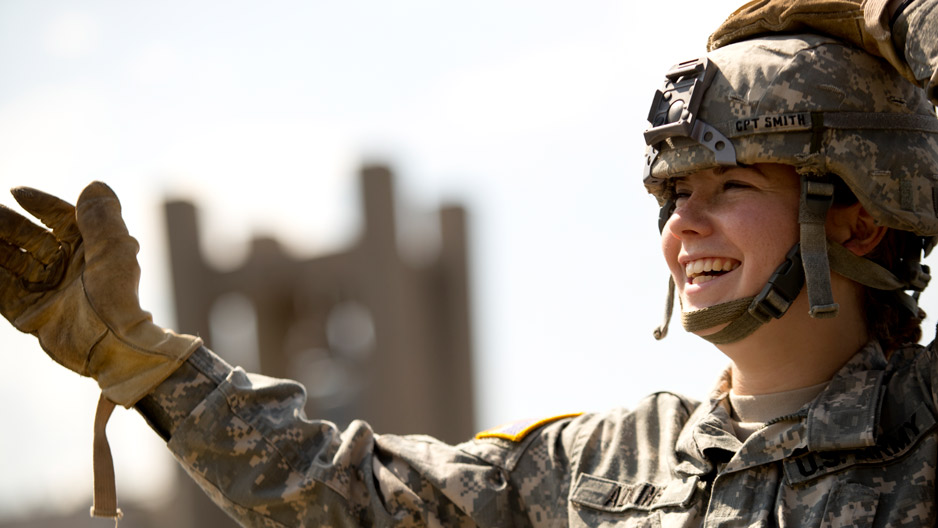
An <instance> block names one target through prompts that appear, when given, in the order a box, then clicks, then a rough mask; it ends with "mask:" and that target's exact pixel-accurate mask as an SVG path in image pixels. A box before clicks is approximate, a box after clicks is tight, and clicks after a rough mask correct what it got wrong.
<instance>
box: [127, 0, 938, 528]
mask: <svg viewBox="0 0 938 528" xmlns="http://www.w3.org/2000/svg"><path fill="white" fill-rule="evenodd" d="M936 10H938V0H919V1H916V2H914V3H913V4H911V5H910V6H909V8H908V9H906V11H905V12H904V13H903V15H902V16H900V18H899V20H898V21H897V23H896V25H895V26H894V30H895V41H896V43H897V46H898V47H899V48H900V49H901V50H903V51H904V53H905V56H906V60H907V61H908V63H909V65H910V67H911V68H912V70H913V71H914V72H915V75H916V77H917V78H918V79H920V80H921V82H922V85H923V86H925V87H926V88H927V89H929V90H930V95H931V96H932V98H933V99H934V98H935V91H934V90H935V86H936V85H938V49H936V47H938V38H936V35H938V16H936V15H934V14H931V15H930V14H929V13H934V12H935V11H936ZM935 354H936V351H935V349H934V346H930V347H928V348H923V347H919V346H909V347H907V348H905V349H902V350H898V351H894V352H893V353H892V354H891V355H890V356H889V358H888V360H887V359H886V357H885V355H884V353H883V351H882V350H881V348H880V347H879V345H878V344H877V343H875V342H872V343H870V344H868V345H867V346H866V347H864V348H863V349H861V350H860V351H859V352H857V354H856V355H855V356H854V357H853V358H852V359H851V360H850V361H849V362H847V364H845V365H844V366H843V367H842V368H841V369H840V371H839V372H838V373H837V374H836V375H835V376H834V378H833V379H832V380H831V382H830V384H829V385H828V387H827V388H826V389H824V391H823V392H822V393H821V394H820V395H819V396H817V397H816V398H815V399H814V400H813V401H812V402H810V403H809V404H807V405H806V406H804V407H803V408H802V409H801V410H799V411H798V412H796V413H794V414H792V415H789V416H783V417H779V418H777V419H775V420H773V421H771V422H769V423H768V424H767V425H766V426H765V427H763V428H762V429H760V430H759V431H757V432H756V433H754V434H753V435H752V436H750V437H749V438H748V439H747V440H746V441H745V442H740V441H739V440H738V439H737V438H736V436H735V435H734V432H733V426H732V423H731V419H730V414H729V411H728V406H727V403H726V401H727V398H726V394H727V391H728V390H729V387H730V382H731V380H729V377H728V376H727V375H724V377H723V379H722V381H721V384H720V385H719V386H718V388H717V390H716V391H715V392H714V394H713V396H712V398H711V399H710V401H708V402H705V403H699V402H695V401H693V400H690V399H687V398H684V397H682V396H678V395H675V394H671V393H657V394H654V395H652V396H650V397H648V398H646V399H645V400H643V401H642V402H641V403H639V404H638V406H636V407H635V408H634V409H632V410H630V411H626V410H621V409H616V410H612V411H609V412H605V413H600V414H584V415H579V416H567V417H560V418H557V419H548V420H542V421H539V422H520V423H516V424H509V425H508V426H505V427H502V428H498V429H496V430H492V431H489V432H487V433H483V434H480V435H479V436H478V437H477V438H476V439H474V440H471V441H469V442H466V443H463V444H460V445H456V446H449V445H445V444H443V443H441V442H439V441H436V440H434V439H432V438H429V437H425V436H396V435H377V434H375V433H374V432H372V430H371V429H370V428H369V426H368V425H367V424H365V423H362V422H353V423H352V424H351V425H350V426H349V427H348V428H347V429H346V430H345V431H339V430H338V429H337V428H336V427H335V426H334V425H333V424H330V423H328V422H323V421H310V420H307V419H306V418H305V417H304V416H303V414H302V409H303V405H304V400H305V393H304V390H303V388H302V387H301V386H300V385H299V384H297V383H294V382H291V381H284V380H274V379H271V378H267V377H263V376H259V375H253V374H246V373H245V372H243V371H241V370H240V369H233V368H231V367H230V366H228V365H227V364H225V363H224V361H222V360H221V359H219V358H218V357H217V356H215V355H214V354H213V353H211V352H210V351H208V350H206V349H204V348H200V349H199V350H197V351H196V352H195V353H194V354H193V355H192V356H190V357H189V358H188V359H187V360H186V362H185V363H184V364H183V366H182V367H181V368H179V369H178V370H177V371H176V372H175V373H174V374H173V375H172V376H171V377H170V378H168V379H167V380H166V381H165V382H163V383H162V384H161V385H160V386H159V387H157V388H156V390H154V391H153V392H152V393H150V394H149V395H147V396H146V397H145V398H144V399H143V400H141V401H140V402H139V403H138V404H137V408H138V409H139V410H140V411H141V413H142V414H143V415H144V416H145V417H146V418H147V420H148V421H149V422H150V424H151V425H152V426H153V427H154V429H155V430H157V431H158V432H159V433H160V434H161V435H162V436H163V437H164V438H165V439H166V440H167V441H168V445H169V447H170V449H171V450H172V452H173V453H174V455H175V456H176V457H177V458H178V460H179V461H180V463H181V464H182V465H183V466H184V467H185V468H186V470H187V471H188V472H189V473H190V474H191V475H192V477H193V478H194V479H195V480H196V481H198V482H199V483H200V485H201V486H202V487H203V488H204V489H205V490H206V492H207V493H208V494H209V495H210V496H211V497H212V498H213V499H214V500H215V502H216V503H218V504H219V505H220V506H221V507H222V508H224V509H225V510H226V511H227V512H228V513H229V514H231V515H232V516H233V517H234V518H236V519H237V520H238V521H240V522H241V523H242V524H244V525H245V526H277V527H280V526H403V527H406V526H532V527H542V526H543V527H547V526H712V527H716V526H770V525H777V526H824V527H834V526H931V525H934V524H935V522H936V512H935V473H936V463H938V460H936V459H938V428H936V427H935V423H936V419H935V417H936V413H938V368H936V365H938V362H936V358H935Z"/></svg>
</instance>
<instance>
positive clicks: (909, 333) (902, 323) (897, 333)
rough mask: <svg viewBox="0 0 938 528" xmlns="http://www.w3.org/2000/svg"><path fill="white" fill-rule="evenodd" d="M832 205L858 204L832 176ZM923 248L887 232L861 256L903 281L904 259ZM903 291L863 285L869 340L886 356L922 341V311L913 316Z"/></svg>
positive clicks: (908, 236) (911, 237) (910, 236)
mask: <svg viewBox="0 0 938 528" xmlns="http://www.w3.org/2000/svg"><path fill="white" fill-rule="evenodd" d="M833 181H834V204H836V205H839V206H848V205H852V204H855V203H857V201H858V200H857V197H856V196H855V195H854V194H853V192H852V191H851V190H850V188H849V187H847V185H846V184H845V183H844V182H843V180H841V179H840V178H837V177H833ZM922 247H923V241H922V237H920V236H917V235H915V234H914V233H909V232H906V231H898V230H896V229H891V228H890V229H887V230H886V234H885V236H883V239H882V240H881V241H880V242H879V244H877V245H876V247H875V248H873V250H872V251H870V252H869V253H868V254H866V255H864V257H865V258H867V259H869V260H872V261H873V262H875V263H877V264H879V265H880V266H882V267H884V268H886V269H887V270H889V271H891V272H892V273H894V274H896V275H898V276H899V278H900V279H903V278H904V276H905V275H907V272H903V271H901V269H900V266H901V267H905V266H906V263H905V262H904V261H903V258H908V257H909V256H910V255H915V256H917V255H920V254H921V250H922ZM901 295H904V293H903V292H897V291H889V290H877V289H875V288H870V287H868V286H865V287H864V288H863V310H864V312H865V313H864V315H865V318H866V328H867V331H868V332H869V333H870V338H871V339H876V340H877V341H879V344H880V345H881V346H882V347H883V351H884V352H886V353H887V354H889V353H890V352H891V351H893V350H896V349H897V348H901V347H902V346H903V345H907V344H911V343H918V341H919V339H921V338H922V326H921V325H922V321H923V320H924V319H925V311H924V310H922V309H921V308H919V307H918V306H916V307H915V313H912V311H910V309H909V308H907V307H906V305H905V303H903V302H902V299H901V297H900V296H901Z"/></svg>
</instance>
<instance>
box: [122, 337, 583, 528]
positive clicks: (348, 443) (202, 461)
mask: <svg viewBox="0 0 938 528" xmlns="http://www.w3.org/2000/svg"><path fill="white" fill-rule="evenodd" d="M304 402H305V391H304V389H303V387H302V386H300V385H299V384H297V383H295V382H291V381H285V380H276V379H272V378H268V377H265V376H260V375H255V374H247V373H245V372H244V371H242V370H240V369H237V368H231V367H230V366H228V365H226V364H225V363H224V362H223V361H222V360H220V359H219V358H218V357H217V356H215V355H214V354H212V353H211V352H209V351H208V350H206V349H200V350H199V351H198V352H197V353H196V354H194V355H193V356H192V357H191V358H190V359H189V360H188V361H187V362H186V364H185V365H184V366H183V367H182V368H180V369H179V370H178V371H177V372H176V373H175V374H174V375H173V376H172V377H170V378H169V379H168V380H166V381H165V382H164V383H163V384H162V385H160V386H159V387H158V388H157V389H156V390H155V391H154V392H153V393H151V394H150V395H148V396H147V397H146V398H144V400H143V401H142V402H141V403H140V404H139V405H138V409H139V410H140V411H141V413H142V414H144V416H145V417H146V419H147V420H148V421H149V422H150V424H151V425H152V426H153V428H154V429H156V430H157V431H158V432H159V433H160V434H161V435H163V437H164V438H167V439H168V446H169V448H170V449H171V451H172V452H173V454H174V456H175V457H176V458H177V459H178V460H179V462H180V463H181V464H182V465H183V467H184V468H185V469H186V471H187V472H188V473H189V474H190V476H192V478H193V479H195V480H196V482H198V483H199V485H200V486H201V487H202V488H203V489H204V490H205V491H206V493H208V495H209V496H210V497H211V498H212V499H213V500H214V501H215V502H216V503H217V504H218V505H219V506H220V507H222V508H223V509H224V510H225V511H227V512H228V513H229V515H231V516H232V517H234V518H235V519H237V520H238V521H239V522H240V523H241V524H242V525H244V526H277V527H281V526H324V527H325V526H391V525H393V526H403V527H407V526H457V527H458V526H467V527H468V526H531V525H532V521H531V520H530V518H529V516H528V513H527V512H528V511H534V510H537V509H538V508H539V507H540V508H543V507H542V506H537V505H536V504H534V503H537V504H540V503H543V502H544V501H547V502H553V503H554V506H552V508H553V509H557V505H565V503H566V501H565V499H564V498H563V497H565V495H564V492H563V490H564V484H563V479H558V480H556V482H542V481H543V480H545V479H548V478H549V477H548V476H549V475H558V474H566V473H567V469H566V467H567V466H566V464H565V462H564V461H565V460H566V458H565V456H562V455H561V454H560V453H561V452H563V451H564V447H563V442H562V441H561V439H560V436H562V435H561V434H560V432H558V431H560V430H562V429H559V428H558V427H560V426H558V425H555V426H554V428H553V429H551V428H545V431H544V433H543V434H540V432H538V433H537V434H531V435H530V440H529V441H528V442H524V443H511V442H482V441H472V442H467V443H465V444H461V445H459V446H450V445H446V444H443V443H441V442H439V441H437V440H435V439H432V438H430V437H425V436H396V435H376V434H375V433H373V432H372V430H371V428H370V427H369V426H368V425H367V424H365V423H363V422H353V423H352V424H351V425H350V426H349V427H348V428H347V429H346V430H344V431H340V430H338V429H337V428H336V426H335V425H333V424H331V423H329V422H324V421H316V420H308V419H306V417H305V416H304V415H303V411H302V409H303V405H304ZM550 431H555V432H554V433H551V432H550ZM532 444H533V445H534V446H535V447H531V446H532ZM548 445H549V446H551V447H547V446H548ZM528 450H530V453H532V454H533V455H535V456H533V458H532V457H523V456H522V453H524V452H525V451H528ZM537 453H541V454H537ZM544 453H550V455H549V456H548V455H545V454H544ZM522 460H525V461H523V462H521V461H522ZM532 464H534V466H532ZM553 466H557V467H553ZM560 466H562V467H560ZM515 469H517V474H516V475H513V474H512V471H513V470H515ZM538 471H540V472H543V475H536V474H535V473H537V472H538ZM551 478H552V477H551ZM522 488H523V489H522ZM532 493H533V495H532ZM532 505H533V509H532ZM545 515H546V514H545ZM554 515H561V514H558V513H556V512H555V513H554ZM536 524H538V523H534V525H536Z"/></svg>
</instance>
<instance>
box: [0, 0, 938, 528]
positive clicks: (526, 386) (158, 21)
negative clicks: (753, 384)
mask: <svg viewBox="0 0 938 528" xmlns="http://www.w3.org/2000/svg"><path fill="white" fill-rule="evenodd" d="M737 4H738V1H725V0H712V1H709V2H706V3H705V4H704V3H700V2H691V1H663V2H649V3H636V2H625V1H622V0H585V1H582V2H576V3H574V2H560V1H552V0H540V1H537V2H535V1H517V2H505V1H492V0H479V1H476V2H472V3H455V2H432V1H429V0H402V1H398V2H393V3H392V2H378V1H374V0H351V1H347V2H341V3H340V2H319V1H312V0H310V1H304V2H300V1H295V0H283V1H276V2H264V3H261V2H244V1H234V2H230V1H229V2H224V3H222V2H211V1H202V2H199V1H196V2H181V1H169V2H161V3H159V5H156V4H148V3H144V2H124V1H116V0H114V1H106V0H89V1H85V2H81V3H77V2H68V1H64V0H48V1H45V2H28V1H25V0H7V1H4V2H2V3H0V71H2V72H3V82H2V83H0V184H3V185H4V186H6V188H9V187H13V186H17V185H28V186H31V187H36V188H39V189H43V190H45V191H47V192H51V193H53V194H56V195H58V196H61V197H62V198H64V199H67V200H69V201H73V200H74V199H75V198H77V196H78V194H79V193H80V191H81V189H82V188H83V187H84V186H85V185H87V184H88V183H89V182H91V181H93V180H101V181H105V182H107V183H108V184H109V185H110V186H111V187H112V188H113V189H114V190H115V191H116V192H117V194H118V195H119V196H120V198H121V201H122V204H123V208H124V216H125V220H126V222H127V224H128V227H129V229H130V231H131V233H132V234H133V235H134V236H135V237H136V238H137V239H138V240H139V241H140V244H141V251H140V254H139V260H140V263H141V267H142V272H143V277H142V280H141V285H140V298H141V304H142V305H143V307H144V308H145V309H147V310H149V311H150V312H152V313H153V315H154V319H155V320H156V321H157V322H158V323H160V324H163V325H165V326H172V325H173V324H174V313H173V310H172V303H173V301H172V298H171V282H170V281H171V277H170V276H169V271H168V269H167V266H168V250H167V246H166V240H165V236H166V235H165V232H164V228H163V215H162V205H163V203H164V201H165V200H167V199H170V198H186V199H190V200H193V201H195V202H196V203H197V205H198V207H199V210H200V214H201V216H200V220H201V227H202V229H203V233H204V237H205V239H206V243H205V246H206V247H205V248H204V249H205V252H206V254H207V257H208V258H210V259H211V260H212V261H213V262H215V263H216V264H218V265H219V266H232V265H236V264H237V262H238V261H239V259H240V258H242V257H243V255H244V254H245V250H246V247H247V245H248V243H249V241H250V240H251V238H252V237H254V236H257V235H273V236H276V237H277V238H278V239H280V240H281V241H282V242H283V243H284V244H285V245H286V246H287V247H288V248H290V250H291V251H293V252H295V253H296V254H298V255H315V254H321V253H328V252H331V251H335V250H336V249H338V248H341V247H343V246H344V245H345V244H348V243H349V242H350V241H352V240H354V238H355V236H356V233H357V230H358V228H359V227H360V220H361V219H360V218H359V216H358V213H359V210H358V204H357V191H358V189H357V170H358V168H359V167H360V166H361V165H362V164H363V163H368V162H383V163H387V164H389V165H391V167H392V168H393V170H394V171H395V174H396V191H397V198H398V202H399V203H400V204H401V207H402V208H404V212H403V213H402V214H403V215H404V216H403V218H402V229H404V230H406V229H407V228H408V226H410V228H412V229H418V227H415V226H419V225H421V224H422V223H426V222H427V221H430V220H428V219H430V218H432V217H431V215H432V214H433V213H434V212H435V211H436V209H437V208H438V207H440V205H441V204H448V203H458V204H461V205H463V206H465V207H466V208H467V209H468V211H469V236H470V258H471V262H470V266H471V267H470V269H471V279H470V280H471V300H472V320H473V330H474V333H473V346H474V350H475V353H476V356H475V365H474V369H475V370H474V376H475V384H476V385H475V389H476V393H477V415H476V417H475V418H476V423H477V425H478V427H479V428H480V429H482V428H487V427H491V426H494V425H496V424H498V423H502V422H505V421H508V420H513V419H517V418H523V417H529V416H548V415H554V414H561V413H566V412H573V411H600V410H604V409H608V408H611V407H614V406H626V407H628V406H633V405H634V404H635V403H636V402H638V401H639V400H640V399H641V398H642V397H643V396H645V395H647V394H649V393H651V392H654V391H658V390H673V391H677V392H681V393H683V394H687V395H689V396H692V397H695V398H704V397H706V394H707V392H708V390H709V389H710V387H711V386H712V385H713V383H714V382H715V381H716V379H717V377H718V374H719V371H720V370H721V369H722V368H723V367H724V366H725V365H726V363H727V360H726V359H725V358H724V357H723V356H722V355H720V354H719V352H718V351H716V350H715V349H714V348H713V347H711V346H709V345H707V344H705V343H704V342H703V341H700V340H699V339H696V338H694V337H692V336H687V335H685V334H684V333H683V331H681V329H680V327H679V325H677V324H675V328H674V329H673V331H672V335H671V336H669V337H668V338H667V339H666V340H665V341H663V342H656V341H654V339H653V338H652V329H653V328H654V327H655V326H657V325H658V324H659V323H660V320H661V317H662V313H663V310H664V300H665V294H666V290H667V271H666V268H665V266H664V264H663V259H662V258H661V256H660V250H659V240H658V234H657V229H656V224H657V213H658V211H657V206H656V204H655V200H654V199H653V198H651V197H649V196H648V195H647V194H645V192H644V189H643V187H642V186H641V183H640V180H641V164H642V155H643V151H644V143H643V140H642V137H641V132H642V131H643V130H644V129H645V127H646V117H647V112H648V108H649V105H650V104H651V98H652V95H653V94H654V90H655V89H656V88H657V87H658V86H659V85H660V84H661V82H662V79H663V75H664V73H665V71H667V69H668V68H669V67H670V66H671V65H672V64H676V63H678V62H681V61H683V60H686V59H689V58H694V57H696V56H699V55H701V54H703V52H704V46H705V43H706V37H707V35H708V34H709V33H710V32H711V31H712V30H713V29H715V28H716V26H717V25H718V24H719V22H720V21H722V19H723V18H725V16H726V15H727V14H728V13H729V12H731V11H732V9H733V8H735V7H736V6H737ZM703 5H706V7H702V6H703ZM0 202H2V203H4V204H6V205H8V206H13V207H14V208H16V207H15V204H14V202H13V200H12V198H11V197H9V196H8V195H7V197H6V198H2V197H0ZM930 302H932V301H931V300H930V297H929V295H928V294H926V295H925V297H924V305H925V308H926V310H928V307H929V303H930ZM932 312H934V313H938V311H936V310H934V309H932ZM925 326H926V328H930V327H931V326H932V323H931V322H930V321H926V324H925ZM931 334H932V332H930V331H928V330H926V335H927V338H928V339H931V337H932V335H931ZM219 352H223V351H219ZM0 357H2V358H3V361H4V364H5V370H6V373H7V375H6V376H4V382H3V383H2V384H0V399H2V401H3V402H4V403H3V404H2V405H0V420H2V421H3V422H4V423H5V424H6V425H5V427H4V431H5V434H3V435H0V469H2V470H3V471H2V474H4V475H17V477H16V478H5V479H2V480H0V518H4V517H17V516H20V517H21V516H24V515H28V514H29V512H30V511H31V510H34V509H38V508H40V507H41V508H43V509H45V510H47V511H48V510H49V509H50V508H52V509H56V508H59V509H62V510H71V509H74V508H80V507H81V508H83V507H86V506H87V505H88V503H89V502H90V490H91V457H90V455H91V434H90V433H91V426H92V417H93V412H94V405H95V402H96V399H97V389H96V387H95V384H94V383H93V382H91V381H89V380H87V379H82V378H80V377H79V376H77V375H76V374H72V373H70V372H68V371H65V370H64V369H62V368H61V367H59V366H58V365H56V364H55V363H53V362H52V361H50V360H49V359H48V358H47V357H45V355H44V354H43V352H42V351H41V350H40V348H39V347H38V345H37V344H36V342H35V340H34V339H33V338H32V337H30V336H25V335H22V334H19V333H18V332H16V331H15V330H14V329H12V327H10V326H8V325H0ZM109 437H110V441H111V446H112V449H113V450H114V456H115V461H116V466H117V478H118V486H119V489H118V491H119V493H120V494H121V499H122V500H124V499H127V500H151V501H156V502H158V501H159V500H165V498H166V497H167V496H168V493H167V490H168V487H169V485H170V482H171V479H172V478H173V470H172V465H173V464H174V462H173V461H172V459H171V457H170V455H169V454H168V453H167V451H166V449H165V447H164V446H163V445H162V442H161V441H160V440H159V438H158V437H157V436H156V435H155V434H153V433H152V432H151V431H150V430H149V429H148V428H147V426H146V425H145V424H144V422H143V420H141V419H140V417H139V416H138V415H137V414H136V413H135V412H132V411H122V410H120V409H119V410H118V411H117V412H116V413H115V416H114V418H112V421H111V425H110V426H109Z"/></svg>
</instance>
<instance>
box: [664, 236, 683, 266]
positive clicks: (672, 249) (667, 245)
mask: <svg viewBox="0 0 938 528" xmlns="http://www.w3.org/2000/svg"><path fill="white" fill-rule="evenodd" d="M680 252H681V241H680V240H678V239H677V237H675V236H674V235H672V234H671V231H670V230H669V229H668V228H667V227H665V228H664V230H663V231H662V232H661V254H662V255H664V260H665V262H667V264H668V268H669V269H670V270H671V273H672V274H674V273H675V270H677V269H679V268H680V266H679V265H678V263H677V256H678V254H679V253H680Z"/></svg>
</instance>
